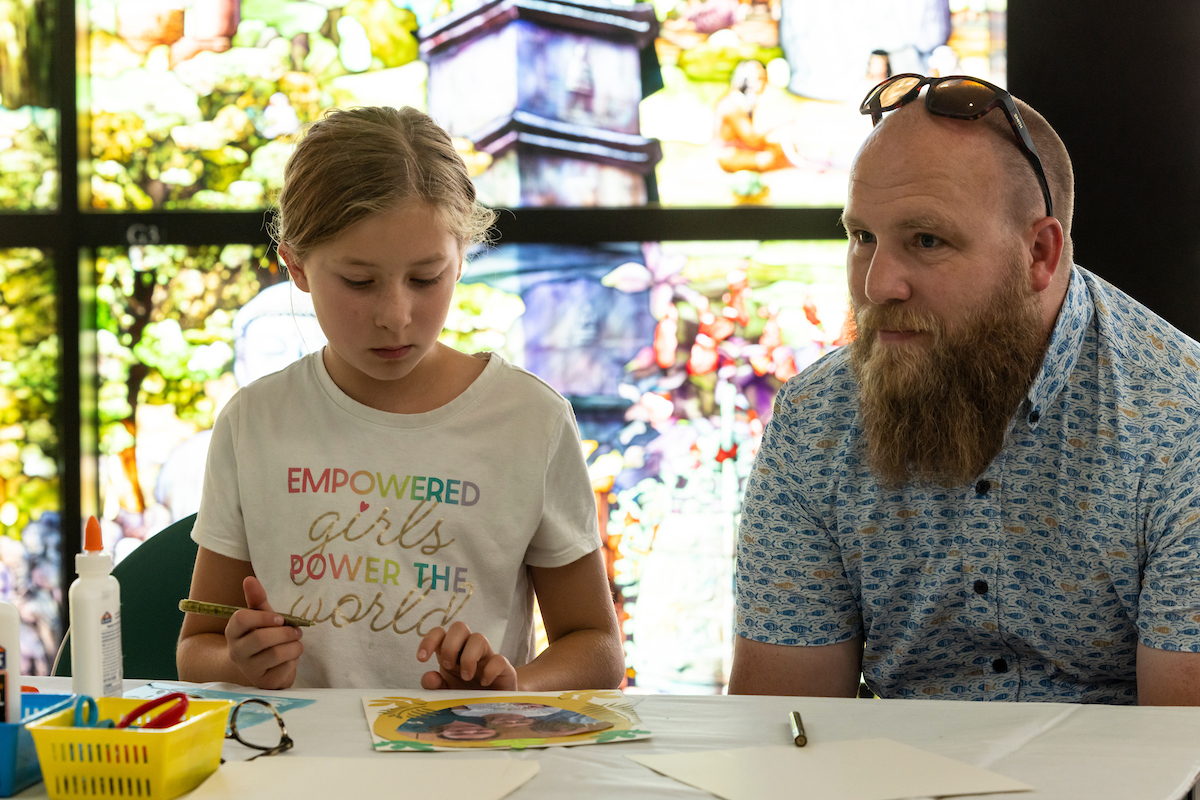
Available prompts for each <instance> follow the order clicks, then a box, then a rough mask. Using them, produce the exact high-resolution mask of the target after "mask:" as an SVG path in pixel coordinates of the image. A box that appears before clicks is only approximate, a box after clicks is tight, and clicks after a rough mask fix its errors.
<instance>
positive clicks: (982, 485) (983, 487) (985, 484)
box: [975, 481, 992, 494]
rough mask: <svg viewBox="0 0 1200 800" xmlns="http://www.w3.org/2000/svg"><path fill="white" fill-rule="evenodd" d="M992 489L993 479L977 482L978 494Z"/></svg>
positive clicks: (976, 491)
mask: <svg viewBox="0 0 1200 800" xmlns="http://www.w3.org/2000/svg"><path fill="white" fill-rule="evenodd" d="M991 490H992V482H991V481H980V482H979V483H977V484H975V493H976V494H987V493H988V492H990V491H991Z"/></svg>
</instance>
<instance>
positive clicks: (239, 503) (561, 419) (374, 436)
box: [192, 352, 600, 688]
mask: <svg viewBox="0 0 1200 800" xmlns="http://www.w3.org/2000/svg"><path fill="white" fill-rule="evenodd" d="M485 357H486V356H485ZM192 538H193V539H195V540H196V542H197V543H198V544H199V545H200V546H202V547H206V548H208V549H209V550H211V551H213V552H215V553H219V554H221V555H223V556H228V557H229V558H235V559H239V560H242V561H249V562H251V564H252V565H253V568H254V573H255V575H257V576H258V579H259V580H260V581H262V584H263V586H264V587H265V589H266V591H267V598H268V600H269V601H270V603H271V606H272V607H273V608H274V609H275V610H276V611H283V612H286V613H289V614H296V615H298V616H301V617H305V618H307V619H310V620H314V621H315V623H316V624H315V625H313V626H312V627H309V628H305V629H304V638H303V642H304V655H303V656H302V657H301V658H300V662H299V666H298V668H297V672H296V683H295V685H296V686H297V687H304V686H318V687H325V686H329V687H362V688H368V687H377V688H418V687H419V685H420V676H421V675H422V674H423V673H424V672H426V671H428V670H429V669H430V666H429V665H430V664H431V663H432V661H431V662H426V663H425V664H422V663H420V662H418V661H417V657H416V652H417V644H418V642H419V641H420V639H421V637H422V636H423V635H424V634H426V633H428V632H429V630H431V629H432V628H435V627H437V626H444V627H448V626H449V625H450V624H451V623H452V622H454V621H456V620H461V621H462V622H465V623H466V624H467V625H468V626H470V628H471V630H472V631H479V632H481V633H483V634H484V635H486V636H487V638H488V641H489V642H491V644H492V647H493V648H495V649H496V650H497V651H498V652H500V653H502V654H503V655H505V656H506V657H507V658H508V659H509V660H510V661H511V662H512V663H513V664H514V665H515V666H520V665H522V664H525V663H527V662H528V661H529V660H530V659H531V658H532V657H533V591H532V586H531V584H530V583H529V579H528V573H527V569H526V568H527V566H535V567H560V566H563V565H566V564H569V563H571V562H573V561H576V560H578V559H579V558H581V557H582V556H584V555H586V554H588V553H590V552H592V551H593V550H595V549H596V548H598V547H599V546H600V536H599V530H598V525H597V520H596V505H595V499H594V495H593V494H592V489H591V482H590V480H589V478H588V474H587V466H586V465H585V463H584V458H583V452H582V449H581V447H580V442H579V433H578V430H577V428H576V426H575V417H574V414H573V413H572V412H571V407H570V404H568V403H567V401H566V400H565V399H563V397H562V396H561V395H559V394H558V393H557V392H555V391H554V390H553V389H552V388H550V387H549V386H547V385H546V384H545V383H543V382H542V381H541V380H540V379H538V378H537V377H535V376H533V375H531V374H530V373H528V372H526V371H524V370H522V369H520V368H518V367H514V366H512V365H510V364H508V363H507V362H505V361H504V360H503V359H502V358H500V357H499V356H497V355H495V354H491V355H490V358H489V360H488V364H487V366H486V367H485V368H484V370H483V372H482V374H480V375H479V377H478V378H476V379H475V381H474V382H473V383H472V384H471V386H470V387H468V388H467V390H466V391H465V392H463V393H462V394H461V395H459V396H458V397H456V398H455V399H454V400H452V401H450V402H449V403H447V404H446V405H444V406H442V407H441V408H438V409H435V410H433V411H429V412H427V413H423V414H393V413H389V412H385V411H379V410H377V409H373V408H370V407H368V406H364V405H362V404H361V403H358V402H356V401H355V400H352V399H351V398H350V397H348V396H347V395H346V394H345V393H344V392H342V391H341V390H340V389H339V388H338V387H337V385H336V384H335V383H334V382H333V380H332V379H331V378H330V377H329V373H328V372H326V370H325V366H324V362H323V361H322V358H321V354H320V352H317V353H314V354H312V355H310V356H306V357H305V358H303V359H301V360H300V361H297V362H296V363H295V364H293V365H291V366H290V367H288V368H286V369H284V370H282V371H280V372H277V373H274V374H273V375H268V376H267V377H265V378H262V379H261V380H258V381H255V382H254V383H252V384H250V385H249V386H247V387H245V388H243V389H242V390H241V391H239V392H238V393H237V394H236V395H235V396H234V397H233V399H232V400H231V401H230V402H229V404H228V405H227V406H226V407H225V408H224V409H223V410H222V412H221V413H220V415H218V417H217V422H216V425H215V426H214V428H213V436H212V444H211V445H210V448H209V453H208V464H207V467H206V469H205V476H204V498H203V501H202V503H201V506H200V512H199V516H198V517H197V519H196V525H195V527H194V529H193V531H192ZM433 668H435V669H436V666H435V667H433Z"/></svg>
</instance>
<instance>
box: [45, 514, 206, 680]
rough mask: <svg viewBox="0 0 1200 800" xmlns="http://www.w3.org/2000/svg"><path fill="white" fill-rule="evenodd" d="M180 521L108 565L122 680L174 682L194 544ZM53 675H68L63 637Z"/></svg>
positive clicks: (187, 524)
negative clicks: (117, 590) (117, 596)
mask: <svg viewBox="0 0 1200 800" xmlns="http://www.w3.org/2000/svg"><path fill="white" fill-rule="evenodd" d="M195 522H196V515H195V514H192V515H191V516H187V517H184V518H183V519H181V520H179V521H178V522H174V523H172V524H171V525H169V526H167V527H166V528H163V529H162V530H161V531H159V532H158V533H156V534H155V535H154V536H151V537H150V538H149V539H147V540H146V541H145V542H143V543H142V544H140V545H138V547H137V549H135V550H134V551H133V552H131V553H130V554H129V555H128V556H126V557H125V558H124V559H122V561H121V563H120V564H117V565H116V566H115V567H113V575H114V576H115V577H116V579H117V581H118V582H120V584H121V649H122V650H123V651H124V653H123V655H124V657H125V663H124V670H125V677H126V678H145V679H155V680H177V679H178V678H179V673H178V672H177V671H176V669H175V645H176V644H177V643H178V641H179V630H180V628H182V627H183V612H182V611H180V610H179V601H180V600H182V599H183V598H185V597H187V596H188V592H189V591H190V590H191V587H192V566H193V565H194V564H195V563H196V549H197V547H196V543H195V542H193V541H192V537H191V533H192V525H193V524H194V523H195ZM54 674H55V675H70V674H71V642H70V634H69V633H68V635H67V638H66V640H64V642H63V651H62V657H61V658H60V659H59V660H58V669H57V671H55V673H54Z"/></svg>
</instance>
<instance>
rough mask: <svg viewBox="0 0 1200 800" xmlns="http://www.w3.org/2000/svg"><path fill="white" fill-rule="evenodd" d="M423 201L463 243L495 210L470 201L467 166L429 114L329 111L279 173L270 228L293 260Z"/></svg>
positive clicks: (479, 233)
mask: <svg viewBox="0 0 1200 800" xmlns="http://www.w3.org/2000/svg"><path fill="white" fill-rule="evenodd" d="M412 202H423V203H428V204H429V205H430V206H432V207H433V209H434V210H435V211H436V213H437V214H438V216H439V217H440V218H441V220H442V223H443V224H444V225H445V226H446V228H447V230H448V231H449V232H450V234H451V235H452V236H454V238H455V239H457V240H458V242H459V245H460V247H461V248H462V249H464V250H465V249H466V247H467V246H468V245H471V244H477V243H479V242H482V241H484V240H486V238H487V232H488V229H489V228H490V227H491V226H492V223H493V222H494V221H495V218H496V213H495V212H494V211H492V210H491V209H489V208H486V207H485V206H483V205H481V204H480V203H479V202H478V201H477V200H476V199H475V186H474V184H472V183H471V177H470V175H469V174H468V173H467V165H466V164H465V163H464V162H463V159H462V156H460V155H459V154H458V152H457V151H456V150H455V148H454V143H453V142H452V141H451V140H450V136H449V135H448V134H447V133H446V132H445V131H444V130H442V128H440V127H439V126H438V124H437V123H436V122H434V121H433V119H432V118H430V117H429V115H427V114H424V113H422V112H421V111H418V110H416V109H415V108H411V107H408V106H405V107H403V108H387V107H382V106H367V107H362V108H351V109H344V110H339V109H329V110H328V111H327V112H326V113H325V114H324V115H323V116H322V117H321V118H320V119H318V120H315V121H314V122H312V123H310V124H309V125H308V127H307V128H306V130H305V132H304V135H303V138H301V140H300V143H299V144H298V145H297V146H296V149H295V151H294V152H293V153H292V155H291V157H290V158H288V161H287V165H286V166H285V167H284V171H283V190H282V191H281V192H280V193H279V200H278V214H277V216H276V218H275V222H274V225H273V230H272V234H273V236H274V238H275V241H276V243H277V244H278V245H279V246H280V248H283V247H285V246H286V247H287V248H288V249H289V250H291V251H292V252H293V253H294V254H295V255H296V256H297V257H298V258H303V257H304V255H305V254H306V253H308V252H309V251H311V250H312V248H314V247H316V246H317V245H320V244H322V243H324V242H327V241H329V240H330V239H333V238H335V237H336V236H338V235H340V234H341V233H342V232H343V231H345V230H346V229H347V228H349V227H351V226H352V225H354V224H356V223H358V222H361V221H362V220H364V219H366V218H367V217H370V216H372V215H373V214H377V213H380V212H383V211H391V210H393V209H396V208H398V207H400V206H403V205H405V204H406V203H412Z"/></svg>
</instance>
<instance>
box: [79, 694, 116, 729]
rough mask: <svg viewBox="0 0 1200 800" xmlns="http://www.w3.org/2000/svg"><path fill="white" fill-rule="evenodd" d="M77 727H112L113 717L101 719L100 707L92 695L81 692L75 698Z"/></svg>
mask: <svg viewBox="0 0 1200 800" xmlns="http://www.w3.org/2000/svg"><path fill="white" fill-rule="evenodd" d="M75 727H76V728H111V727H113V721H112V720H111V719H100V708H99V707H98V706H97V705H96V700H95V698H93V697H92V696H91V695H86V694H81V695H79V697H77V698H75Z"/></svg>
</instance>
